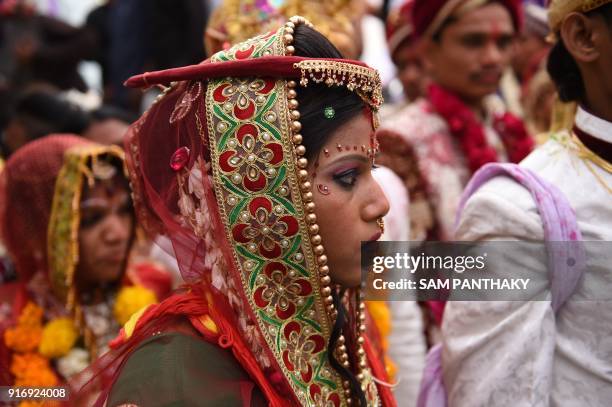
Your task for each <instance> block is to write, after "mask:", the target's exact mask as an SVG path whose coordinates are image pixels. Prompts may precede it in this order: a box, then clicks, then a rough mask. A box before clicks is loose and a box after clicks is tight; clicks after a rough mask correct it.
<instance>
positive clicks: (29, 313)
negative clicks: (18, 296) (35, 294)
mask: <svg viewBox="0 0 612 407" xmlns="http://www.w3.org/2000/svg"><path fill="white" fill-rule="evenodd" d="M42 316H43V310H42V308H40V307H39V306H38V305H36V304H34V303H33V302H31V301H30V302H28V304H27V305H26V306H25V307H24V308H23V310H22V311H21V315H19V325H22V326H38V325H41V324H42Z"/></svg>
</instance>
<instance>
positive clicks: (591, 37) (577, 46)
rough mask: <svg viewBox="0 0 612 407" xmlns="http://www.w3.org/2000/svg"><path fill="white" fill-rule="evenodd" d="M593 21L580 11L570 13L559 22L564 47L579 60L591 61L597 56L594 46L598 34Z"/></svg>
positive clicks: (597, 52) (597, 51)
mask: <svg viewBox="0 0 612 407" xmlns="http://www.w3.org/2000/svg"><path fill="white" fill-rule="evenodd" d="M594 28H595V21H594V20H593V19H591V18H589V17H587V16H586V15H584V14H582V13H577V12H574V13H570V14H568V15H567V16H566V17H565V18H564V19H563V22H562V23H561V29H560V34H561V38H562V39H563V43H564V44H565V48H566V49H567V50H568V52H569V53H570V54H571V55H572V57H574V59H575V60H576V61H579V62H593V61H595V60H596V59H597V58H599V50H598V49H597V47H596V39H597V38H596V37H597V35H598V32H597V30H595V29H594Z"/></svg>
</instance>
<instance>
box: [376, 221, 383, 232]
mask: <svg viewBox="0 0 612 407" xmlns="http://www.w3.org/2000/svg"><path fill="white" fill-rule="evenodd" d="M376 224H378V227H379V228H380V233H385V221H384V220H383V218H378V219H376Z"/></svg>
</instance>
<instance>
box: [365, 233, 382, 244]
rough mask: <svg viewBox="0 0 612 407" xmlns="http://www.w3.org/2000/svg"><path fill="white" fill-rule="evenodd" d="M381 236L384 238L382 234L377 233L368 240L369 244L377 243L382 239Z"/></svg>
mask: <svg viewBox="0 0 612 407" xmlns="http://www.w3.org/2000/svg"><path fill="white" fill-rule="evenodd" d="M381 236H382V233H381V232H377V233H375V234H374V235H373V236H372V237H371V238H370V239H368V242H375V241H377V240H378V239H380V237H381Z"/></svg>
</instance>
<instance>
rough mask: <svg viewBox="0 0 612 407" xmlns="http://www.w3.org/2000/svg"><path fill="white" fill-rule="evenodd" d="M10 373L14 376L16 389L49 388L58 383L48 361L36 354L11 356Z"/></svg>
mask: <svg viewBox="0 0 612 407" xmlns="http://www.w3.org/2000/svg"><path fill="white" fill-rule="evenodd" d="M11 373H12V374H13V376H15V386H18V387H19V386H36V387H51V386H57V385H58V383H59V379H58V377H57V376H56V375H55V373H54V372H53V370H52V369H51V365H50V364H49V360H48V359H47V358H45V357H44V356H41V355H39V354H37V353H23V354H20V353H15V354H13V359H12V361H11Z"/></svg>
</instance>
